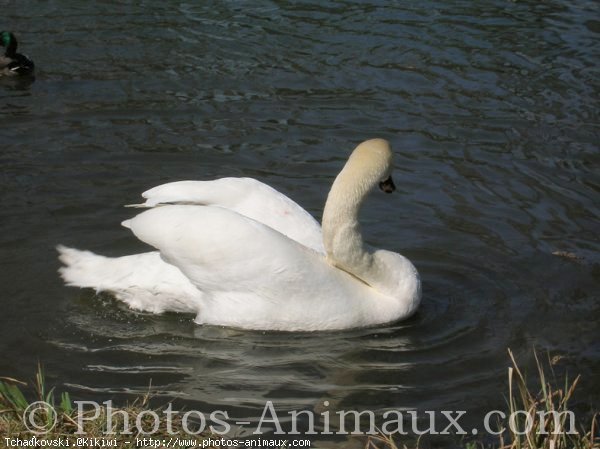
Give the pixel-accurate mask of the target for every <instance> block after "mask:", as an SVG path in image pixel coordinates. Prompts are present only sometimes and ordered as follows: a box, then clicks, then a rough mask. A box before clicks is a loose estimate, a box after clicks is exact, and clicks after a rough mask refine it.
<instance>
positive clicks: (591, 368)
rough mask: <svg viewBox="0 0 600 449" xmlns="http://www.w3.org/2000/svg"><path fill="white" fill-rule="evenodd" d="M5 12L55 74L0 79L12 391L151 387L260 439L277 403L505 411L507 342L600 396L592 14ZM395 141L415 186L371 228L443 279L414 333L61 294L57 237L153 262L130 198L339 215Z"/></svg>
mask: <svg viewBox="0 0 600 449" xmlns="http://www.w3.org/2000/svg"><path fill="white" fill-rule="evenodd" d="M30 3H31V4H30ZM33 10H35V11H36V13H35V14H30V11H33ZM3 13H4V16H5V18H6V24H4V25H3V27H8V26H10V27H11V28H12V29H13V30H14V31H15V32H16V33H17V35H18V36H19V41H20V45H21V47H20V48H21V49H22V51H23V52H26V53H27V54H29V55H30V56H31V57H32V58H34V60H35V62H36V66H37V67H38V68H39V69H38V72H37V78H36V80H35V82H34V83H29V84H21V85H14V84H10V83H5V82H2V83H0V137H1V140H0V141H1V144H2V152H0V160H1V163H2V167H3V170H2V173H1V178H0V191H1V192H2V205H3V207H2V209H0V216H1V222H0V223H1V226H2V233H1V234H0V236H1V237H0V239H1V240H0V247H1V248H2V253H1V254H2V258H1V259H0V260H1V263H2V268H3V269H2V271H1V273H2V274H1V275H0V276H1V277H2V279H3V284H2V285H3V286H4V287H3V294H2V297H1V301H2V304H3V307H2V318H3V320H2V322H3V325H2V326H1V327H0V328H1V331H0V332H2V338H0V349H1V351H2V354H3V358H2V360H3V361H2V362H0V368H1V372H2V374H6V375H11V376H13V377H21V378H29V377H30V376H31V373H32V372H33V370H34V366H35V364H36V363H37V361H38V360H41V361H42V362H43V363H44V364H45V365H46V369H47V372H48V376H49V377H50V379H51V381H55V382H56V383H59V384H64V385H67V386H68V387H69V388H71V389H72V390H73V393H74V395H75V396H78V395H79V396H82V397H96V398H100V399H103V400H104V399H105V398H108V397H109V396H110V397H112V396H113V395H115V394H117V395H118V394H130V393H137V392H145V391H146V389H147V386H148V383H149V382H150V379H152V385H153V387H154V388H156V389H157V391H158V392H159V395H164V396H165V397H169V398H170V397H177V398H179V399H180V400H181V401H184V402H188V403H190V404H192V405H193V406H194V407H196V408H202V407H205V408H206V409H207V410H213V409H216V408H219V407H225V408H226V409H227V410H230V413H231V415H232V416H234V417H236V418H239V419H246V420H248V421H251V422H256V421H257V420H258V419H259V417H260V413H261V411H262V408H263V406H264V403H265V401H266V400H273V401H274V402H275V403H276V405H277V406H278V410H280V411H281V412H282V413H285V411H288V410H301V409H307V410H318V409H319V408H322V407H323V403H324V401H329V403H330V409H331V410H336V409H342V408H344V409H355V410H362V409H372V410H375V411H378V412H380V413H381V412H383V411H385V410H389V409H414V408H416V409H419V410H431V409H432V410H453V409H467V410H469V411H470V419H471V420H472V421H473V422H481V419H480V418H481V416H483V414H484V413H485V411H487V410H489V409H490V408H492V407H502V406H503V404H504V402H503V398H502V392H503V391H504V378H505V370H506V366H507V363H508V360H507V357H506V352H505V351H506V347H509V346H510V347H511V348H513V350H514V351H515V352H516V354H517V356H518V357H520V358H521V360H522V361H523V363H524V365H525V366H528V365H529V366H530V365H531V352H530V350H531V347H532V346H533V345H540V346H544V347H549V348H550V349H552V350H553V351H556V352H557V353H560V354H563V355H565V356H566V358H565V359H564V360H565V366H566V365H569V366H571V369H572V370H576V371H577V372H581V373H582V374H583V382H582V386H581V389H582V392H581V395H582V397H583V398H589V397H590V396H591V397H595V398H597V397H598V395H599V391H598V385H593V382H592V381H591V379H593V378H594V376H597V375H598V373H599V370H600V364H599V356H600V347H599V346H598V344H597V325H598V319H599V318H600V309H599V301H598V291H600V290H599V287H600V271H599V269H598V263H599V258H598V248H599V244H598V234H599V231H600V228H599V226H598V218H599V215H600V214H599V209H598V201H597V197H598V192H599V190H600V178H599V177H598V173H597V169H596V168H595V167H597V164H598V162H599V160H598V154H599V153H598V145H597V142H598V141H600V139H599V132H598V126H597V121H598V106H597V98H598V91H599V89H598V80H597V72H598V62H597V61H599V60H600V58H599V56H600V55H599V53H600V51H599V48H598V45H597V39H598V26H597V23H598V20H597V19H598V17H597V12H596V11H595V9H594V8H593V4H592V3H591V2H585V1H576V2H562V1H560V2H552V3H550V4H548V3H543V4H540V3H539V2H516V3H512V2H500V1H498V2H488V3H486V4H485V5H479V4H475V3H461V4H455V5H452V6H450V5H448V4H446V3H444V2H434V1H432V2H426V3H421V4H419V6H413V7H408V6H403V5H399V6H391V5H381V4H378V3H377V2H362V3H358V4H355V3H349V2H343V3H340V2H336V3H325V4H323V3H321V2H315V3H310V2H303V3H301V4H294V5H288V4H280V3H279V2H273V3H270V4H264V3H263V4H261V6H259V7H252V6H249V5H245V4H238V3H228V2H220V3H218V4H215V5H210V6H208V5H203V4H200V3H198V4H196V3H182V4H179V5H174V4H172V3H169V4H166V3H160V2H155V1H147V2H143V3H142V4H140V5H138V6H119V7H117V8H115V7H114V5H112V4H108V3H106V4H104V3H102V2H100V3H86V4H83V3H82V4H81V5H73V4H71V3H68V4H67V2H62V1H50V2H45V3H43V4H37V3H36V4H35V6H33V3H32V2H29V1H22V2H19V3H11V4H9V5H3ZM374 136H380V137H384V138H387V139H389V140H390V141H391V142H392V144H393V146H394V149H395V153H396V166H397V175H396V179H397V185H398V187H399V189H398V192H396V194H395V195H393V196H391V197H390V196H385V197H384V196H378V195H374V196H373V197H372V198H371V199H370V201H369V204H367V205H366V207H365V211H364V214H363V215H364V216H363V222H364V233H365V236H366V238H367V240H368V242H369V243H370V244H373V245H375V246H378V247H384V248H387V249H391V250H395V251H400V252H402V253H403V254H405V255H406V256H408V257H409V258H410V259H411V260H412V261H413V262H414V263H415V265H416V266H417V268H418V269H419V271H420V273H421V275H422V278H423V279H422V280H423V303H422V307H421V309H420V310H419V312H418V314H417V315H416V316H415V317H413V318H411V319H410V320H408V321H406V322H401V323H396V324H392V325H389V326H382V327H379V328H375V329H366V330H365V329H363V330H354V331H347V332H333V333H315V334H310V333H309V334H282V333H264V332H246V331H239V330H232V329H221V328H213V327H206V326H205V327H200V326H197V325H194V324H193V323H192V317H190V316H185V315H164V316H151V315H145V314H138V313H135V312H132V311H129V310H127V309H126V308H124V307H123V306H121V305H120V304H117V303H116V302H114V301H113V300H111V299H110V298H107V297H95V295H94V293H93V292H91V291H81V292H78V291H76V290H73V289H66V288H65V287H63V286H62V285H61V283H60V281H59V279H58V276H57V274H56V269H57V268H58V262H57V260H56V257H55V253H54V249H53V247H54V245H56V244H57V243H64V244H68V245H72V246H76V247H81V248H87V249H91V250H94V251H97V252H100V253H103V254H107V255H121V254H127V253H132V252H134V251H141V250H143V249H144V246H143V245H142V244H141V243H139V242H136V241H135V239H134V238H133V237H132V236H130V235H129V233H128V231H127V230H125V229H122V228H120V227H119V225H118V224H119V223H120V222H121V221H122V220H123V219H125V218H127V217H128V216H129V215H130V213H131V211H130V210H127V209H123V208H121V205H123V204H128V203H132V202H135V201H137V198H138V195H139V193H140V192H142V191H143V190H145V189H146V188H148V187H151V186H153V185H157V184H160V183H163V182H166V181H170V180H175V179H212V178H216V177H221V176H252V177H256V178H258V179H260V180H262V181H264V182H267V183H268V184H270V185H272V186H274V187H276V188H277V189H279V190H281V191H282V192H283V193H285V194H288V195H289V196H291V197H292V198H294V199H295V200H296V201H298V202H299V203H300V204H301V205H303V206H304V207H306V208H307V210H309V211H310V212H311V213H313V214H314V215H315V216H316V217H317V218H320V214H321V211H322V207H323V204H324V200H325V197H326V194H327V191H328V188H329V185H330V183H331V181H332V179H333V177H334V176H335V174H336V173H337V171H338V170H339V169H340V167H341V166H342V164H343V161H344V160H345V158H346V156H347V154H348V153H349V151H350V150H351V149H352V148H353V147H354V145H355V144H356V143H358V142H359V141H362V140H364V139H366V138H370V137H374ZM556 251H564V252H570V253H573V254H575V255H576V256H577V257H579V258H580V259H570V258H568V257H561V256H557V255H554V254H553V253H554V252H556ZM24 355H25V356H24ZM560 373H561V371H560V370H559V375H561V374H560ZM586 379H587V380H586Z"/></svg>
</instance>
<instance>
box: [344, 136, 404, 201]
mask: <svg viewBox="0 0 600 449" xmlns="http://www.w3.org/2000/svg"><path fill="white" fill-rule="evenodd" d="M392 156H393V153H392V149H391V148H390V144H389V142H388V141H387V140H385V139H370V140H366V141H364V142H363V143H361V144H360V145H358V146H357V147H356V148H355V149H354V151H353V152H352V154H351V155H350V158H349V159H348V162H347V163H346V166H345V167H344V171H345V172H346V174H347V175H349V177H350V179H362V180H363V181H364V182H365V183H366V185H367V186H368V188H369V189H370V188H372V187H374V186H375V185H378V186H379V188H380V189H381V190H383V191H384V192H386V193H392V192H393V191H394V190H396V186H395V185H394V181H393V180H392Z"/></svg>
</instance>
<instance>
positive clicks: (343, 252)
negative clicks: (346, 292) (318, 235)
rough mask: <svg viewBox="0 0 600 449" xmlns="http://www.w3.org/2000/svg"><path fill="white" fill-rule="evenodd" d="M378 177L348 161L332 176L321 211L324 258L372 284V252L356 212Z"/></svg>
mask: <svg viewBox="0 0 600 449" xmlns="http://www.w3.org/2000/svg"><path fill="white" fill-rule="evenodd" d="M378 181H379V179H378V177H376V176H366V177H365V176H364V174H359V173H357V170H356V169H355V168H354V167H353V166H352V165H351V164H347V165H346V166H345V167H344V169H343V170H342V171H341V172H340V174H339V175H338V176H337V178H336V179H335V181H334V183H333V186H332V187H331V191H330V192H329V195H328V197H327V202H326V203H325V209H324V211H323V223H322V228H323V244H324V246H325V251H326V253H327V260H328V261H329V263H331V264H332V265H335V266H336V267H338V268H340V269H342V270H344V271H347V272H349V273H350V274H352V275H354V276H355V277H357V278H359V279H360V280H362V281H363V282H365V283H367V284H369V285H372V281H373V280H372V279H370V278H371V277H372V276H371V273H372V269H373V263H374V262H373V255H372V254H371V253H370V252H368V251H367V250H366V248H365V245H364V243H363V239H362V235H361V229H360V224H359V223H358V214H359V212H360V208H361V206H362V203H363V201H364V200H365V198H366V196H367V194H368V193H369V191H370V190H371V189H372V188H373V187H374V186H375V185H376V184H377V182H378Z"/></svg>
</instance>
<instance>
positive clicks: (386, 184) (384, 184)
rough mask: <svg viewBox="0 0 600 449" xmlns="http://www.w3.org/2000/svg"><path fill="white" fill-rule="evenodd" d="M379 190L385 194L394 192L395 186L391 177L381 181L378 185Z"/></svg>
mask: <svg viewBox="0 0 600 449" xmlns="http://www.w3.org/2000/svg"><path fill="white" fill-rule="evenodd" d="M379 188H380V189H381V190H383V191H384V192H385V193H392V192H393V191H394V190H396V186H395V185H394V180H393V179H392V177H391V176H390V177H389V178H388V179H386V180H385V181H381V182H380V183H379Z"/></svg>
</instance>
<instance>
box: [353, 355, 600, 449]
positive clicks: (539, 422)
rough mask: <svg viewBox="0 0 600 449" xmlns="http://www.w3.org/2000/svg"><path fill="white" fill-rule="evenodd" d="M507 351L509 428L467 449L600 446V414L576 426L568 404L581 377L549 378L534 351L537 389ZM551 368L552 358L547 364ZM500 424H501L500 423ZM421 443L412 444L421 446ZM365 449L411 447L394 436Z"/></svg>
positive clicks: (374, 441) (467, 445)
mask: <svg viewBox="0 0 600 449" xmlns="http://www.w3.org/2000/svg"><path fill="white" fill-rule="evenodd" d="M508 354H509V357H510V360H511V362H512V366H511V367H509V368H508V397H507V410H506V416H507V417H511V416H513V417H514V419H513V421H512V425H511V421H510V419H508V423H504V425H503V426H501V427H498V430H501V429H502V428H503V427H504V428H505V429H506V430H505V431H504V432H503V433H502V434H500V435H499V437H498V439H497V441H496V442H495V443H489V442H487V443H484V442H481V441H470V442H467V443H464V444H463V447H464V448H465V449H486V448H493V449H600V437H599V436H598V431H599V429H598V421H597V417H598V414H597V413H595V414H594V415H593V416H592V418H591V420H590V421H591V422H590V423H588V424H587V427H586V428H580V429H577V428H575V427H576V423H575V422H574V421H573V420H572V419H571V417H574V415H570V414H569V413H567V412H569V408H568V404H569V401H570V400H571V399H572V397H573V393H574V391H575V389H576V387H577V385H578V383H579V380H580V376H577V377H576V378H575V380H573V381H572V382H569V380H568V378H567V379H566V380H565V382H564V384H563V385H561V386H560V387H557V386H556V385H555V382H551V381H549V380H548V377H547V375H546V369H545V368H544V364H543V363H542V362H541V361H540V359H539V358H538V355H537V353H536V352H534V356H535V360H536V365H537V377H538V378H539V386H538V387H537V388H536V390H535V391H532V389H531V388H529V387H528V384H527V380H526V377H525V375H524V374H523V372H522V371H521V369H520V368H519V366H518V364H517V362H516V360H515V357H514V355H513V353H512V351H511V350H510V349H509V350H508ZM547 365H548V367H549V369H550V370H552V361H551V360H550V358H549V359H548V363H547ZM499 426H500V424H499ZM419 447H421V446H420V443H419V442H418V441H417V443H416V445H413V446H411V448H412V449H419ZM365 449H409V448H408V447H407V446H406V445H402V446H398V445H397V444H396V442H395V441H394V439H393V437H392V436H391V435H377V436H375V437H370V438H369V440H368V441H367V444H366V448H365Z"/></svg>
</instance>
